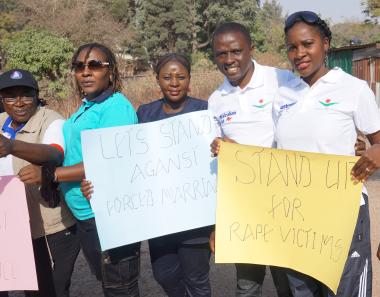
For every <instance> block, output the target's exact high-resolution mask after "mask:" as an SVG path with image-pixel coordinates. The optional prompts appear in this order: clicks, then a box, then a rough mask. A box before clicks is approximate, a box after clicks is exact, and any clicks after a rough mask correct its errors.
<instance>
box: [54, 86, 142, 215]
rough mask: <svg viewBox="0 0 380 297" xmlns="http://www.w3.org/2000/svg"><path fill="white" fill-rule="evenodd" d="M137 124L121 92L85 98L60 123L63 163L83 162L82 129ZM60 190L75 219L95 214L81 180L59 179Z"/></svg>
mask: <svg viewBox="0 0 380 297" xmlns="http://www.w3.org/2000/svg"><path fill="white" fill-rule="evenodd" d="M101 97H103V98H101ZM99 99H100V100H99ZM136 123H137V117H136V113H135V110H134V108H133V106H132V105H131V103H130V102H129V101H128V99H127V98H126V97H124V95H123V94H121V93H113V94H111V95H110V96H107V97H106V98H104V96H102V95H100V96H99V97H97V98H95V100H92V101H87V100H86V99H84V100H83V104H82V105H81V107H80V108H79V109H78V111H77V112H75V113H74V114H73V115H72V116H71V117H70V118H69V119H68V120H67V121H66V122H65V124H64V126H63V134H64V137H65V145H66V148H65V159H64V161H63V166H71V165H75V164H78V163H80V162H82V161H83V157H82V145H81V132H82V131H83V130H89V129H98V128H107V127H114V126H125V125H131V124H136ZM61 189H62V191H63V193H64V195H65V200H66V203H67V205H68V206H69V208H70V210H71V211H72V213H73V214H74V216H75V217H76V218H77V219H78V220H86V219H90V218H92V217H94V213H93V212H92V209H91V205H90V203H89V202H88V201H87V200H86V198H85V197H84V196H83V195H82V192H81V191H80V182H62V183H61Z"/></svg>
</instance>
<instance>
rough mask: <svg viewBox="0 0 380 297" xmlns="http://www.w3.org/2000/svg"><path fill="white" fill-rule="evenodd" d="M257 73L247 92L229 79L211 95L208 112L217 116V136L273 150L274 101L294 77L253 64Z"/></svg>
mask: <svg viewBox="0 0 380 297" xmlns="http://www.w3.org/2000/svg"><path fill="white" fill-rule="evenodd" d="M253 63H254V65H255V70H254V73H253V75H252V78H251V80H250V82H249V83H248V85H247V86H246V87H245V88H244V89H240V87H238V86H237V87H234V86H232V85H231V84H230V82H229V81H228V80H227V79H226V78H225V80H224V82H223V84H222V85H221V86H219V87H218V89H217V90H216V91H215V92H214V93H212V94H211V96H210V98H209V100H208V109H209V110H211V112H212V113H213V114H214V119H215V123H216V126H217V134H218V136H221V137H224V136H226V137H228V138H231V139H233V140H235V141H236V142H238V143H240V144H247V145H259V146H264V147H271V146H272V145H273V139H274V123H273V117H272V105H273V99H274V97H275V95H276V91H277V89H278V87H279V86H280V85H282V84H283V83H285V82H288V81H289V80H291V79H292V78H293V74H292V73H291V72H290V71H287V70H281V69H277V68H273V67H268V66H263V65H260V64H258V63H256V61H253Z"/></svg>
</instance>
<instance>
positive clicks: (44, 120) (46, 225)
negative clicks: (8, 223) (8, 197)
mask: <svg viewBox="0 0 380 297" xmlns="http://www.w3.org/2000/svg"><path fill="white" fill-rule="evenodd" d="M7 117H8V114H7V113H5V112H3V113H1V114H0V125H1V126H0V128H1V127H2V126H3V125H4V122H5V120H6V119H7ZM57 119H62V116H61V115H60V114H58V113H56V112H55V111H53V110H50V109H47V108H45V107H38V108H37V110H36V113H35V114H34V115H33V116H32V117H31V118H30V119H29V121H28V122H27V123H26V125H25V126H24V127H23V128H22V129H21V130H20V131H19V132H18V133H17V135H16V139H17V140H22V141H25V142H31V143H42V139H43V136H44V134H45V131H46V129H47V128H48V127H49V125H50V124H51V123H52V122H53V121H55V120H57ZM28 164H30V163H29V162H27V161H25V160H22V159H19V158H16V157H14V156H13V170H14V172H15V174H17V173H18V172H19V171H20V169H21V168H23V167H24V166H26V165H28ZM25 193H26V198H27V201H28V208H29V216H30V228H31V232H32V237H33V239H35V238H39V237H42V236H44V235H49V234H54V233H56V232H59V231H62V230H64V229H66V228H68V227H70V226H72V225H74V223H75V220H74V218H73V216H72V215H71V213H70V211H69V210H68V208H67V206H66V203H65V201H64V198H63V196H62V198H61V202H60V204H59V205H58V206H57V207H56V208H50V207H48V204H47V203H46V202H45V200H44V199H43V198H42V197H41V194H40V191H39V187H38V186H36V185H25Z"/></svg>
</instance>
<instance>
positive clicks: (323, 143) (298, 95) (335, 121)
mask: <svg viewBox="0 0 380 297" xmlns="http://www.w3.org/2000/svg"><path fill="white" fill-rule="evenodd" d="M274 113H275V118H276V136H275V141H276V142H277V147H278V148H280V149H290V150H299V151H306V152H318V153H326V154H335V155H349V156H354V155H355V148H354V145H355V141H356V138H357V131H356V129H357V130H359V131H361V132H363V133H364V134H372V133H375V132H377V131H379V130H380V115H379V110H378V107H377V105H376V102H375V96H374V94H373V92H372V91H371V89H370V88H369V87H368V85H367V83H366V82H365V81H363V80H360V79H358V78H356V77H354V76H352V75H349V74H348V73H346V72H344V71H343V70H342V69H340V68H337V67H336V68H334V69H332V70H330V71H329V72H328V73H327V74H326V75H324V76H323V77H321V78H320V79H319V80H318V81H317V82H316V83H314V84H313V85H312V86H311V87H310V86H309V85H308V84H307V83H305V82H304V81H303V80H302V79H300V78H298V77H296V78H294V79H293V80H292V81H291V82H289V84H288V85H287V86H282V87H281V88H279V90H278V96H276V100H275V102H274Z"/></svg>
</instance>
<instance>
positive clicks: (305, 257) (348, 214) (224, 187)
mask: <svg viewBox="0 0 380 297" xmlns="http://www.w3.org/2000/svg"><path fill="white" fill-rule="evenodd" d="M356 160H357V157H345V156H333V155H323V154H314V153H305V152H296V151H284V150H275V149H269V148H261V147H250V146H243V145H238V144H229V143H223V144H222V147H221V151H220V153H219V158H218V206H217V220H216V227H217V233H216V255H215V259H216V262H218V263H256V264H267V265H274V266H282V267H289V268H292V269H295V270H297V271H300V272H302V273H305V274H308V275H311V276H312V277H314V278H316V279H318V280H320V281H321V282H323V283H325V284H326V285H327V286H328V287H330V288H331V289H332V290H333V291H334V292H336V289H337V286H338V284H339V280H340V277H341V274H342V271H343V267H344V264H345V261H346V257H347V254H348V249H349V247H350V244H351V239H352V235H353V231H354V227H355V223H356V220H357V215H358V210H359V204H360V203H359V202H360V196H361V188H362V184H357V185H355V184H353V182H352V180H351V168H352V166H353V165H354V164H355V162H356Z"/></svg>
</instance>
